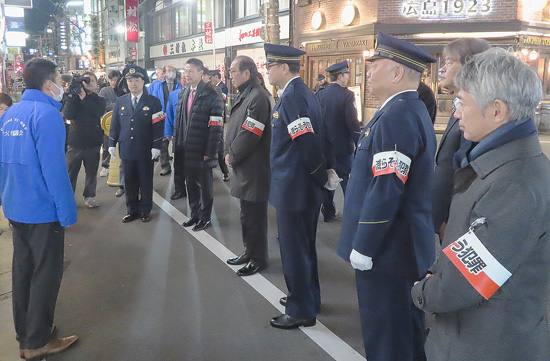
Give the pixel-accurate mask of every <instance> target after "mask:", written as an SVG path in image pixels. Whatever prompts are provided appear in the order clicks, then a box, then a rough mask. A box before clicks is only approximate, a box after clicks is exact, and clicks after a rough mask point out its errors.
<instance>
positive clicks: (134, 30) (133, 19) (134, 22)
mask: <svg viewBox="0 0 550 361" xmlns="http://www.w3.org/2000/svg"><path fill="white" fill-rule="evenodd" d="M138 36H139V26H138V0H126V41H128V42H132V43H137V42H138Z"/></svg>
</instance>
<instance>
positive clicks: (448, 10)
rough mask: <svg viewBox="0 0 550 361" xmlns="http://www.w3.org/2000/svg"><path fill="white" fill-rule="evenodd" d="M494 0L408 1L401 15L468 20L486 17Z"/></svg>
mask: <svg viewBox="0 0 550 361" xmlns="http://www.w3.org/2000/svg"><path fill="white" fill-rule="evenodd" d="M495 2H496V0H435V1H429V0H408V1H403V6H402V8H401V15H403V16H405V17H407V18H414V19H419V20H445V19H468V18H474V17H479V16H485V15H488V14H489V13H490V12H491V10H492V8H493V4H494V3H495Z"/></svg>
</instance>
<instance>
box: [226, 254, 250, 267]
mask: <svg viewBox="0 0 550 361" xmlns="http://www.w3.org/2000/svg"><path fill="white" fill-rule="evenodd" d="M248 261H250V257H248V256H247V255H246V252H243V253H241V254H240V255H238V256H237V257H233V258H229V259H228V260H227V261H226V262H227V264H231V265H233V266H238V265H240V264H246V263H248Z"/></svg>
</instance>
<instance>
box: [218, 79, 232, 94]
mask: <svg viewBox="0 0 550 361" xmlns="http://www.w3.org/2000/svg"><path fill="white" fill-rule="evenodd" d="M217 87H218V88H220V89H221V90H222V93H224V94H225V95H227V93H228V92H229V89H227V85H225V83H224V82H223V81H220V83H219V84H218V85H217Z"/></svg>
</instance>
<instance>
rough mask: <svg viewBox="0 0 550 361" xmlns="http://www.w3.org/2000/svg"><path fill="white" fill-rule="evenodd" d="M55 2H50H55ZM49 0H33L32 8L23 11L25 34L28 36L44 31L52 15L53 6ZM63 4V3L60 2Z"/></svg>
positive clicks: (53, 0)
mask: <svg viewBox="0 0 550 361" xmlns="http://www.w3.org/2000/svg"><path fill="white" fill-rule="evenodd" d="M55 1H56V0H52V2H55ZM52 2H50V1H49V0H33V8H32V9H25V32H26V33H27V34H29V35H33V34H38V33H39V32H40V31H42V30H44V28H45V27H46V24H48V22H49V19H50V14H53V10H54V6H53V5H52ZM62 2H64V1H62Z"/></svg>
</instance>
